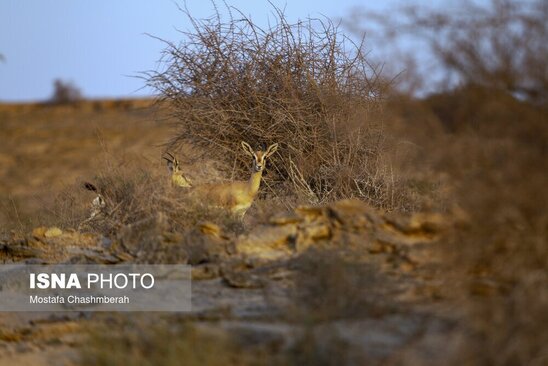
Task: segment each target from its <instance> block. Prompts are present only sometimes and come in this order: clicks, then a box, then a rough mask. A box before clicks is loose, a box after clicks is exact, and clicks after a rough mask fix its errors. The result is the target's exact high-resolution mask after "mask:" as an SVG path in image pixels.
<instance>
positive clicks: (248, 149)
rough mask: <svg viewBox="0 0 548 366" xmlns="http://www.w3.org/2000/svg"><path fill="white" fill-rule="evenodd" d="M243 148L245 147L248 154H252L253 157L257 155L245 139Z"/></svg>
mask: <svg viewBox="0 0 548 366" xmlns="http://www.w3.org/2000/svg"><path fill="white" fill-rule="evenodd" d="M242 149H244V151H245V153H246V154H247V155H251V157H253V156H255V151H253V148H252V147H251V146H249V144H248V143H247V142H245V141H242Z"/></svg>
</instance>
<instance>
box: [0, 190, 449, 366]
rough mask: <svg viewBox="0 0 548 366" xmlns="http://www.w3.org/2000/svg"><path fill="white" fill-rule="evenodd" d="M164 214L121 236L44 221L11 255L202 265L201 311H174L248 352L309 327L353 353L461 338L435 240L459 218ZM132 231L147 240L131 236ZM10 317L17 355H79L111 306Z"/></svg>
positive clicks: (356, 205)
mask: <svg viewBox="0 0 548 366" xmlns="http://www.w3.org/2000/svg"><path fill="white" fill-rule="evenodd" d="M164 221H165V215H164V214H162V213H158V215H157V216H156V217H152V218H150V219H149V220H145V221H144V222H140V223H136V224H134V225H131V226H128V227H124V228H122V229H121V230H120V234H119V236H118V237H117V238H115V239H114V240H111V239H107V238H104V237H101V236H100V235H96V234H88V233H82V232H79V231H76V230H60V229H58V228H46V227H38V228H36V229H34V230H33V231H32V233H29V234H28V235H25V236H22V237H13V238H11V239H9V240H6V241H3V242H2V243H1V244H0V245H1V246H0V255H1V260H2V261H3V262H4V263H93V264H112V263H134V262H158V259H161V258H171V259H174V258H175V262H176V263H189V264H192V265H193V270H192V277H193V293H192V295H193V299H192V305H193V309H192V312H191V313H188V314H186V313H185V314H179V315H176V316H175V315H172V316H171V317H172V318H174V319H176V321H177V322H183V323H184V324H192V325H193V326H194V327H195V329H197V330H198V331H199V332H203V333H204V334H209V333H213V334H216V336H218V334H219V332H220V333H226V334H228V335H229V336H230V339H231V341H232V342H235V343H236V344H239V345H241V346H245V348H246V349H247V351H250V350H252V349H260V350H264V349H266V350H268V352H273V354H276V353H279V352H289V350H292V349H294V348H295V347H298V346H299V342H302V340H303V339H304V338H303V337H305V335H306V337H312V338H313V339H314V344H315V345H316V346H317V347H320V348H321V347H323V346H318V345H322V344H324V343H325V344H328V345H330V346H333V342H334V339H336V340H337V342H339V343H340V344H341V346H340V347H343V346H342V345H344V347H343V348H342V349H344V353H345V355H346V356H345V357H350V358H351V359H349V361H352V362H350V363H351V364H352V363H355V364H359V362H361V361H363V360H364V359H366V360H367V361H368V363H370V364H371V363H387V362H388V363H395V364H397V363H400V362H403V360H406V361H409V360H410V359H416V360H417V362H420V363H424V362H428V363H431V364H437V362H439V361H440V360H443V358H444V357H446V356H447V352H451V351H452V350H451V347H452V345H453V346H454V345H455V340H454V339H450V338H451V337H454V335H453V333H452V332H450V331H449V330H451V329H453V328H454V327H455V326H456V325H455V324H456V323H455V321H454V319H453V317H452V316H451V315H450V314H449V315H447V314H446V315H442V314H445V313H444V312H443V311H442V310H441V309H442V308H443V306H442V305H440V304H441V303H442V302H440V297H441V295H440V288H439V283H438V282H437V281H436V271H439V270H440V268H439V262H438V261H437V260H436V250H435V248H436V243H437V241H438V240H439V238H440V236H441V235H442V233H443V232H444V230H446V229H447V226H448V225H449V221H448V219H447V218H445V217H442V216H441V215H439V214H415V215H410V216H400V215H394V214H383V213H381V212H378V211H376V210H375V209H373V208H371V207H369V206H368V205H367V204H365V203H363V202H361V201H357V200H346V201H340V202H336V203H333V204H329V205H325V206H320V207H299V208H297V209H296V210H295V211H294V212H293V213H291V214H284V215H280V216H273V217H272V218H271V219H270V220H269V221H268V222H265V223H263V224H261V225H257V226H254V227H252V228H249V230H246V231H245V232H244V233H243V234H240V235H238V236H231V235H230V234H225V233H223V231H222V230H221V229H220V227H219V226H217V225H216V224H214V223H211V222H204V223H203V224H201V225H199V226H198V227H197V228H196V230H192V231H190V232H189V233H187V234H186V235H181V234H178V233H173V232H167V231H164V230H165V229H166V227H167V225H166V224H165V222H164ZM132 231H137V232H139V234H140V235H139V237H140V238H141V240H140V241H133V240H132V236H133V235H132ZM143 233H145V234H144V236H143ZM143 237H145V238H146V239H145V240H143V239H142V238H143ZM318 299H322V300H321V301H317V300H318ZM111 316H112V317H118V316H117V315H112V314H111ZM121 317H122V318H124V316H123V315H121ZM152 317H157V316H156V315H152ZM166 317H167V318H169V317H170V316H166V315H163V316H162V318H164V321H165V318H166ZM1 321H2V333H1V334H0V342H1V343H0V355H1V356H2V360H3V362H5V363H6V364H25V363H27V364H37V363H39V361H40V360H43V361H47V360H51V359H52V358H51V357H53V358H54V359H55V360H57V361H58V362H59V364H65V362H66V363H69V364H70V363H72V362H79V361H80V358H79V357H80V350H81V348H82V347H85V346H86V335H88V330H89V329H88V328H89V327H90V326H92V325H93V324H98V323H108V322H109V315H105V314H91V313H63V314H50V313H41V314H34V313H32V314H26V313H19V314H2V320H1ZM170 321H174V320H170ZM309 321H314V322H315V324H314V325H313V326H310V324H307V323H308V322H309ZM326 347H327V346H326ZM342 349H341V350H338V351H339V352H343V351H342ZM45 363H47V364H50V363H49V361H47V362H45Z"/></svg>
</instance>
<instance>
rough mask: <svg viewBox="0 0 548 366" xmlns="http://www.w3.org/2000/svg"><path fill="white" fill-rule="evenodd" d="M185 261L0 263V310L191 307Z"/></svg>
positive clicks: (113, 309)
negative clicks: (115, 263)
mask: <svg viewBox="0 0 548 366" xmlns="http://www.w3.org/2000/svg"><path fill="white" fill-rule="evenodd" d="M190 310H191V268H190V266H186V265H82V264H78V265H11V264H10V265H0V311H170V312H179V311H190Z"/></svg>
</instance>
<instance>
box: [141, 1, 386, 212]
mask: <svg viewBox="0 0 548 366" xmlns="http://www.w3.org/2000/svg"><path fill="white" fill-rule="evenodd" d="M228 10H229V12H230V13H231V14H232V15H231V16H230V18H229V19H228V21H224V20H223V19H222V18H221V16H220V14H219V12H217V14H216V16H214V17H212V18H210V19H205V20H198V19H195V18H194V17H192V16H191V15H190V14H189V13H188V11H186V10H183V12H185V14H186V15H187V16H188V18H189V19H190V21H191V23H192V25H193V28H192V29H191V30H190V31H186V32H182V35H183V40H182V41H181V42H180V43H178V44H177V43H171V42H166V44H167V48H166V50H165V51H164V55H163V59H162V61H163V66H164V67H163V69H162V70H161V71H159V72H151V73H149V74H148V83H149V85H151V86H152V87H154V88H155V89H156V90H157V91H158V92H159V93H160V95H161V98H162V99H167V100H169V101H171V102H172V105H173V108H174V113H175V115H176V116H177V118H178V119H179V131H178V133H177V135H176V136H175V137H174V138H173V140H172V141H171V147H172V148H175V145H178V144H182V143H185V142H187V143H191V144H192V145H193V146H197V147H201V148H203V149H201V151H206V154H207V156H208V157H209V158H214V159H217V160H218V161H219V162H221V163H222V166H224V169H225V172H226V173H227V174H228V173H229V172H230V175H231V178H234V177H247V175H248V169H249V162H248V161H247V158H246V157H245V155H244V154H243V153H242V152H241V151H240V148H239V146H240V141H242V140H245V141H248V142H249V143H251V144H252V145H253V144H255V145H256V146H257V147H259V146H260V145H261V144H266V145H267V144H271V143H274V142H278V143H280V149H279V150H278V151H279V152H278V153H277V154H276V155H274V156H273V157H272V158H271V166H272V167H273V169H271V172H274V174H270V175H269V176H267V177H266V185H267V186H268V188H269V189H270V192H271V193H275V194H278V195H282V194H284V192H287V190H284V188H288V187H290V188H291V189H290V191H291V192H294V193H297V194H298V195H299V196H300V197H301V198H304V199H306V200H308V201H311V202H321V201H326V200H333V199H337V198H341V197H351V196H358V197H361V198H363V199H368V200H370V201H372V202H373V203H374V204H376V205H377V206H389V205H390V202H392V203H394V200H392V201H391V200H390V198H391V197H393V194H392V193H393V192H392V191H391V190H393V189H394V182H395V181H396V180H395V179H394V177H393V176H390V174H391V173H390V169H389V168H387V166H388V165H387V162H386V160H385V159H384V151H385V149H386V146H387V144H386V136H385V134H384V132H383V128H382V119H381V110H382V107H381V102H380V100H381V95H382V92H383V87H384V86H385V85H384V84H383V83H382V82H381V81H380V79H379V78H378V73H377V70H376V69H375V68H374V67H372V65H371V64H370V63H369V62H368V60H367V58H366V55H365V54H364V52H363V48H362V45H361V44H355V43H353V42H352V41H351V40H350V39H348V38H347V37H345V36H344V35H343V34H342V33H341V32H340V31H339V29H338V27H337V25H335V24H333V23H332V22H331V21H330V20H328V19H307V20H306V21H299V22H297V23H293V24H291V23H289V22H288V21H287V19H286V17H285V15H284V13H283V12H282V11H281V10H279V9H277V8H273V10H274V11H273V13H274V17H275V19H274V22H273V25H271V26H270V27H268V28H261V27H259V26H258V25H257V24H255V23H253V21H252V20H251V19H249V18H246V17H245V16H243V15H242V14H241V13H239V12H238V11H237V10H234V9H232V8H228ZM187 158H188V157H187Z"/></svg>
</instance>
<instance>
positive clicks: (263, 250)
mask: <svg viewBox="0 0 548 366" xmlns="http://www.w3.org/2000/svg"><path fill="white" fill-rule="evenodd" d="M296 234H297V225H295V224H288V225H274V226H272V225H260V226H257V227H255V228H254V229H253V230H252V231H251V232H250V233H249V234H245V235H242V236H240V237H239V238H238V239H237V241H236V251H237V252H238V253H241V254H244V255H247V256H251V257H258V258H261V259H266V260H275V259H279V258H281V257H284V256H288V255H291V254H292V253H294V251H295V246H294V241H295V237H296Z"/></svg>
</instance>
